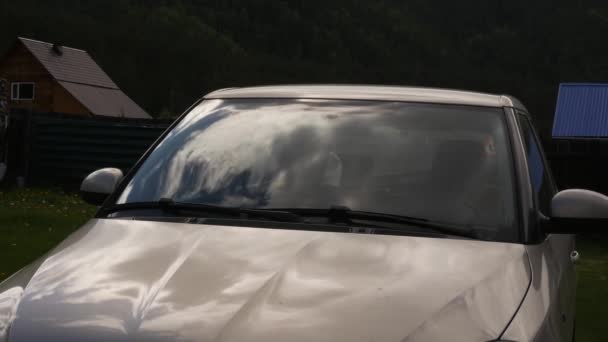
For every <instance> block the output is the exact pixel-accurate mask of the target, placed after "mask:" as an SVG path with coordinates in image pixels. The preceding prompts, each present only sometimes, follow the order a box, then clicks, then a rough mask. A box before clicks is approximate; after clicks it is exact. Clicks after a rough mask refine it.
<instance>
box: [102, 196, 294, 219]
mask: <svg viewBox="0 0 608 342" xmlns="http://www.w3.org/2000/svg"><path fill="white" fill-rule="evenodd" d="M146 209H158V210H162V211H165V212H171V213H179V212H190V213H196V215H194V216H197V217H198V216H200V214H219V215H228V216H239V218H242V219H249V218H250V217H258V218H264V219H269V220H273V221H280V222H303V220H302V217H301V216H299V215H297V214H295V213H293V212H289V211H282V210H266V209H247V208H233V207H223V206H218V205H213V204H200V203H183V202H175V201H173V200H172V199H170V198H161V199H160V200H159V201H158V202H134V203H123V204H116V205H113V206H110V207H107V208H102V209H101V210H100V214H101V215H102V216H107V215H109V214H112V213H116V212H120V211H128V210H146Z"/></svg>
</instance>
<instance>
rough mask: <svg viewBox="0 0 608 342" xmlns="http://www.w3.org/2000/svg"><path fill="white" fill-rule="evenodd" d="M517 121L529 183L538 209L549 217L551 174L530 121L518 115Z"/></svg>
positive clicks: (551, 187)
mask: <svg viewBox="0 0 608 342" xmlns="http://www.w3.org/2000/svg"><path fill="white" fill-rule="evenodd" d="M517 121H518V122H519V127H520V129H521V135H522V139H523V141H524V148H525V149H526V157H527V160H528V170H529V172H530V182H531V183H532V189H533V190H534V194H535V196H536V202H537V203H538V208H539V210H540V212H541V213H542V214H543V215H545V216H550V215H551V199H552V198H553V195H555V192H556V189H555V185H554V183H553V179H552V178H551V174H550V173H549V170H548V169H547V164H546V161H545V159H544V158H543V153H542V149H541V148H542V147H541V145H540V142H539V140H538V138H537V136H536V134H535V132H534V128H533V127H532V124H531V123H530V120H529V119H528V118H527V117H526V116H524V115H522V114H518V115H517Z"/></svg>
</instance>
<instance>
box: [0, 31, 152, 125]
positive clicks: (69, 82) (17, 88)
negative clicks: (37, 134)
mask: <svg viewBox="0 0 608 342" xmlns="http://www.w3.org/2000/svg"><path fill="white" fill-rule="evenodd" d="M0 82H1V83H4V84H5V88H6V90H5V92H7V93H8V94H6V95H5V97H6V98H7V99H8V101H7V102H8V107H9V110H10V111H26V112H39V113H51V112H55V113H64V114H74V115H86V116H108V117H124V118H138V119H149V118H151V116H150V115H148V113H146V112H145V111H144V110H143V109H142V108H141V107H140V106H138V105H137V104H136V103H135V102H134V101H133V100H131V99H130V98H129V97H128V96H127V95H126V94H125V93H123V92H122V90H120V88H119V87H118V86H117V85H116V84H115V83H114V82H113V81H112V79H111V78H110V77H109V76H108V75H107V74H106V73H105V72H104V71H103V69H101V67H99V65H98V64H97V63H96V62H95V61H94V60H93V58H91V56H90V55H89V54H88V53H87V52H86V51H84V50H79V49H74V48H71V47H67V46H60V45H57V44H51V43H45V42H41V41H37V40H32V39H27V38H18V39H17V40H16V42H15V43H14V45H13V46H12V48H10V49H9V51H8V52H7V53H6V54H5V55H4V57H3V58H2V59H0Z"/></svg>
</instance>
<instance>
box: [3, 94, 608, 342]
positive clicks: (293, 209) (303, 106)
mask: <svg viewBox="0 0 608 342" xmlns="http://www.w3.org/2000/svg"><path fill="white" fill-rule="evenodd" d="M81 190H82V192H83V196H84V198H85V199H86V200H87V201H89V202H91V203H95V204H97V205H100V208H99V211H98V212H97V214H96V216H95V218H94V219H92V220H90V221H89V222H88V223H87V224H85V225H84V226H83V227H81V228H80V229H79V230H77V231H76V232H74V233H73V234H72V235H71V236H70V237H68V238H67V239H66V240H65V241H64V242H62V243H61V244H60V245H59V246H57V247H56V248H55V249H54V250H52V251H51V252H49V253H48V254H46V255H44V256H43V257H41V258H40V259H39V260H38V261H36V262H34V263H33V264H31V265H29V266H27V267H25V268H24V269H22V270H21V271H19V272H18V273H17V274H15V275H13V276H12V277H11V278H9V279H8V280H6V281H4V282H3V283H2V284H0V341H11V342H21V341H34V340H41V341H42V340H43V341H53V340H61V341H106V340H112V341H126V340H142V341H218V342H219V341H259V342H268V341H302V342H304V341H306V342H310V341H315V342H320V341H327V342H334V341H347V342H355V341H361V342H363V341H366V342H368V341H377V342H381V341H387V342H388V341H390V342H400V341H401V342H423V341H451V342H456V341H463V342H464V341H466V342H472V341H480V342H486V341H519V342H523V341H571V340H572V339H573V328H574V321H575V318H576V317H575V316H576V315H575V310H574V302H575V290H576V283H575V273H574V266H573V263H574V261H575V260H576V258H577V257H578V255H577V252H576V251H575V242H574V235H572V234H574V233H578V232H582V231H585V230H593V229H599V228H602V225H604V227H605V224H606V222H607V220H606V219H607V218H608V198H607V197H605V196H603V195H601V194H598V193H594V192H591V191H586V190H566V191H561V192H557V190H556V186H555V183H554V181H553V179H552V176H551V172H550V170H549V168H548V165H547V162H546V160H545V158H544V156H543V151H542V149H541V148H540V143H539V141H538V137H537V135H536V133H535V131H534V128H533V126H532V124H531V118H530V115H529V114H528V112H527V111H526V109H525V108H524V106H522V104H521V103H519V102H518V101H517V100H515V99H514V98H512V97H509V96H498V95H488V94H480V93H473V92H463V91H451V90H439V89H423V88H405V87H376V86H268V87H253V88H241V89H226V90H220V91H216V92H213V93H211V94H209V95H207V96H205V97H204V98H203V99H202V100H200V101H199V102H197V103H196V104H195V105H194V106H193V107H192V108H191V109H189V110H188V111H187V113H185V114H184V115H183V116H181V117H180V118H179V119H178V120H177V121H176V122H175V123H174V124H173V125H172V127H170V128H169V129H168V130H167V131H166V132H165V133H164V134H163V136H161V137H160V138H159V140H158V141H157V142H156V143H155V144H154V145H153V146H152V147H151V148H150V149H149V150H148V152H146V154H145V155H144V156H143V157H142V159H141V160H140V161H139V162H138V163H137V164H136V165H135V166H134V167H133V169H132V170H130V171H129V172H128V173H127V174H126V175H125V176H124V177H123V174H122V172H121V171H120V170H118V169H112V168H107V169H101V170H98V171H96V172H94V173H92V174H91V175H89V176H88V177H87V178H86V179H85V180H84V181H83V183H82V186H81Z"/></svg>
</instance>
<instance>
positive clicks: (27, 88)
mask: <svg viewBox="0 0 608 342" xmlns="http://www.w3.org/2000/svg"><path fill="white" fill-rule="evenodd" d="M11 99H12V100H33V99H34V83H33V82H13V84H12V88H11Z"/></svg>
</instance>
